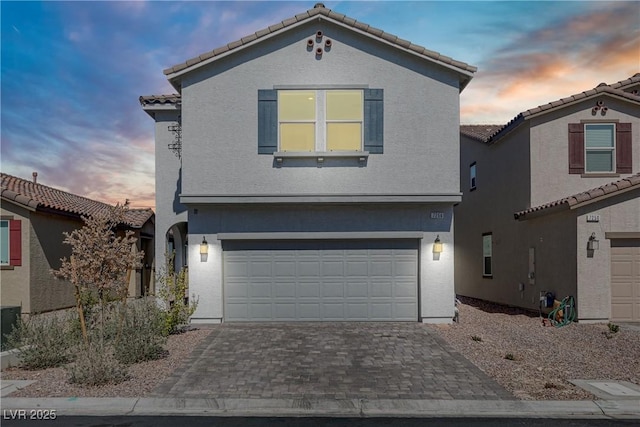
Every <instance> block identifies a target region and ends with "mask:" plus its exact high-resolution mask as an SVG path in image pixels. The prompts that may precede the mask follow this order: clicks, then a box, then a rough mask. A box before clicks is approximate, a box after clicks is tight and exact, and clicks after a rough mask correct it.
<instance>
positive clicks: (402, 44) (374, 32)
mask: <svg viewBox="0 0 640 427" xmlns="http://www.w3.org/2000/svg"><path fill="white" fill-rule="evenodd" d="M314 16H318V17H326V18H328V19H330V20H333V21H337V22H339V23H341V24H344V25H346V26H348V27H351V28H353V29H356V30H359V31H363V32H365V33H367V34H369V35H371V36H373V37H375V38H377V39H379V40H381V41H384V42H388V43H391V44H392V45H394V46H396V47H398V48H402V49H406V50H408V51H411V52H414V53H417V54H419V55H421V56H423V57H424V58H427V59H429V60H431V61H434V62H436V63H441V64H446V65H449V66H452V67H454V68H457V69H458V70H460V71H463V72H465V73H475V72H476V71H477V67H474V66H472V65H469V64H466V63H464V62H460V61H456V60H455V59H452V58H449V57H448V56H444V55H441V54H440V53H438V52H434V51H431V50H428V49H426V48H424V47H422V46H418V45H415V44H413V43H411V42H409V41H407V40H403V39H401V38H399V37H398V36H395V35H393V34H389V33H386V32H384V31H382V30H380V29H378V28H374V27H371V26H370V25H368V24H365V23H363V22H359V21H356V20H355V19H352V18H349V17H347V16H345V15H343V14H341V13H337V12H334V11H332V10H331V9H327V8H326V7H325V6H324V4H322V3H317V4H316V5H315V6H314V7H313V9H309V10H307V11H306V12H303V13H300V14H298V15H296V16H294V17H291V18H289V19H285V20H284V21H282V22H280V23H278V24H275V25H271V26H270V27H268V28H265V29H262V30H259V31H256V32H255V33H254V34H251V35H248V36H246V37H243V38H241V39H240V40H236V41H234V42H231V43H229V44H227V45H225V46H221V47H219V48H217V49H214V50H212V51H209V52H206V53H203V54H202V55H199V56H197V57H195V58H191V59H189V60H188V61H186V62H183V63H181V64H178V65H174V66H173V67H171V68H167V69H166V70H164V74H165V75H171V74H174V73H177V72H180V71H183V70H186V69H187V68H191V67H193V66H197V65H198V64H201V63H202V62H204V61H207V60H209V59H211V58H214V57H216V56H219V55H222V54H224V53H227V52H229V51H231V50H234V49H237V48H239V47H241V46H244V45H246V44H248V43H252V42H254V41H255V40H258V39H261V38H263V37H266V36H268V35H269V34H273V33H276V32H279V31H280V30H282V29H284V28H287V27H290V26H292V25H295V24H297V23H299V22H302V21H308V20H311V18H313V17H314Z"/></svg>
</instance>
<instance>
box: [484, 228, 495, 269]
mask: <svg viewBox="0 0 640 427" xmlns="http://www.w3.org/2000/svg"><path fill="white" fill-rule="evenodd" d="M492 240H493V235H492V234H491V233H488V234H483V235H482V275H483V276H485V277H491V276H493V268H492V258H493V247H492Z"/></svg>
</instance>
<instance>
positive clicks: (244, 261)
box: [222, 239, 418, 322]
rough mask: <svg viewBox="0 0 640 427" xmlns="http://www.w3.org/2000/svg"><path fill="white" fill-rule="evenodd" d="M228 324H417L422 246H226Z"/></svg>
mask: <svg viewBox="0 0 640 427" xmlns="http://www.w3.org/2000/svg"><path fill="white" fill-rule="evenodd" d="M222 249H223V280H224V320H225V321H226V322H243V321H244V322H265V321H417V320H418V240H416V239H411V240H410V239H406V240H386V239H385V240H278V241H244V240H239V241H234V240H228V241H223V242H222Z"/></svg>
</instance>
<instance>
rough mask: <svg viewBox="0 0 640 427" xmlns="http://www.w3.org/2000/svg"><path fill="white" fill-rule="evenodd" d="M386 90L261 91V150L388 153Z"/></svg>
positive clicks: (259, 139)
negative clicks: (386, 147)
mask: <svg viewBox="0 0 640 427" xmlns="http://www.w3.org/2000/svg"><path fill="white" fill-rule="evenodd" d="M383 111H384V110H383V90H382V89H339V90H338V89H324V90H275V89H274V90H259V91H258V153H260V154H273V153H274V152H276V151H289V152H296V151H297V152H325V151H368V152H369V153H372V154H381V153H382V152H383V141H382V137H383V121H384V112H383Z"/></svg>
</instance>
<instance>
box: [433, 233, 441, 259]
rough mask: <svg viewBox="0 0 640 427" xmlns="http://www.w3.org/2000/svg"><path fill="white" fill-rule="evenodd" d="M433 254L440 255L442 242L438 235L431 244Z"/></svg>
mask: <svg viewBox="0 0 640 427" xmlns="http://www.w3.org/2000/svg"><path fill="white" fill-rule="evenodd" d="M433 253H434V254H439V253H442V242H441V241H440V235H439V234H438V236H437V237H436V240H434V242H433Z"/></svg>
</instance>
